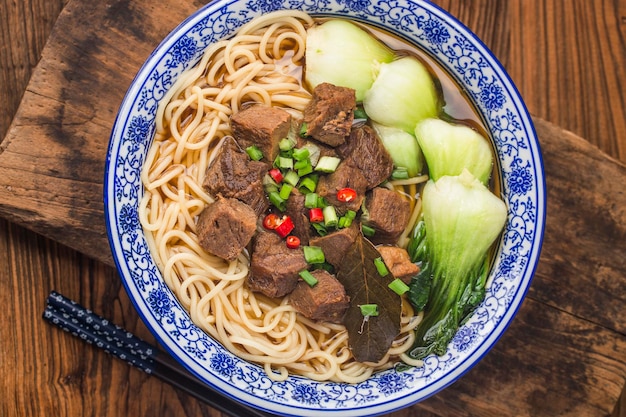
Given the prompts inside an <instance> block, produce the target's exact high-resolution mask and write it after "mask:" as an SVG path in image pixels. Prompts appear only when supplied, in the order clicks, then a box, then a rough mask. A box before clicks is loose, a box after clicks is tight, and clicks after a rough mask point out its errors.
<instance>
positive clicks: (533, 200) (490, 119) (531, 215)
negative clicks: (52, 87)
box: [104, 0, 546, 417]
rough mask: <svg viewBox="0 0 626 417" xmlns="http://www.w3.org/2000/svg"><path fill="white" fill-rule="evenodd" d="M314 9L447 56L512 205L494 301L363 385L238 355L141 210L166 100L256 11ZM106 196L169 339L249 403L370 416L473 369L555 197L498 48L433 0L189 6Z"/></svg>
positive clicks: (135, 90)
mask: <svg viewBox="0 0 626 417" xmlns="http://www.w3.org/2000/svg"><path fill="white" fill-rule="evenodd" d="M283 8H284V9H287V8H292V9H301V10H303V11H306V12H308V13H309V14H311V15H312V16H314V17H321V16H323V17H349V18H350V19H354V20H356V21H360V22H364V23H366V24H368V25H371V26H374V27H378V28H382V29H384V30H386V31H388V32H390V33H391V34H393V35H396V36H398V37H400V38H402V39H404V40H407V41H409V42H411V43H413V44H414V45H416V46H417V47H419V48H420V49H422V50H423V51H424V52H425V53H426V54H428V55H429V56H430V57H431V58H432V59H433V60H434V61H435V62H437V63H438V64H439V65H440V66H442V67H444V68H445V69H446V71H447V72H448V73H449V74H450V75H451V77H452V78H454V79H455V80H456V81H457V82H458V83H459V84H460V85H461V86H462V87H463V89H464V90H465V91H466V93H467V95H468V97H469V98H470V100H471V101H472V102H473V104H474V105H475V107H476V109H477V110H478V112H479V114H480V116H481V118H482V119H483V121H484V123H485V125H486V126H487V128H488V129H489V131H490V134H491V138H492V140H493V145H494V149H495V153H496V165H497V169H498V170H499V174H500V175H498V176H496V179H497V181H498V182H499V184H496V186H498V187H499V188H500V189H501V195H502V198H503V199H504V200H505V202H506V205H507V208H508V216H507V221H506V225H505V229H504V231H503V233H502V236H501V238H500V240H499V241H498V242H497V244H496V246H497V249H496V254H495V257H494V259H495V260H494V262H493V265H492V268H491V271H490V275H489V279H488V285H487V292H486V297H485V299H484V301H483V302H482V303H481V304H480V305H479V307H478V308H477V309H476V311H475V312H474V313H473V315H472V316H471V317H470V319H469V320H468V321H466V322H465V323H464V324H463V325H462V326H461V327H460V329H459V330H458V332H457V334H456V336H455V337H454V338H453V340H452V341H451V343H450V344H449V346H448V349H447V351H446V353H445V354H444V355H441V356H435V355H431V356H428V357H427V358H425V360H424V365H423V366H422V367H414V368H411V369H409V370H406V371H404V372H396V371H394V370H393V369H391V370H387V371H381V372H378V373H375V374H373V375H372V376H371V377H370V378H368V379H367V380H366V381H364V382H361V383H357V384H347V383H336V382H315V381H313V380H310V379H307V378H304V377H299V376H290V377H288V378H287V379H286V380H285V381H282V382H275V381H272V380H270V379H269V378H268V377H267V375H266V374H265V372H264V370H263V368H262V367H260V366H258V365H255V364H253V363H250V362H246V361H244V360H242V359H240V358H238V357H237V356H234V355H233V354H232V353H230V352H229V351H228V350H226V349H225V348H224V347H223V346H222V345H221V344H220V343H218V342H216V341H215V340H214V339H212V338H211V337H210V336H208V335H207V334H206V333H205V332H204V331H203V330H201V329H200V328H199V327H197V326H196V325H195V324H194V323H193V322H192V320H191V318H190V315H189V314H188V313H187V311H185V309H184V308H183V307H182V306H181V304H180V303H179V301H178V300H177V298H176V297H175V296H174V295H173V293H172V291H170V289H169V288H168V286H167V285H166V283H165V282H164V279H163V277H162V275H161V273H160V271H159V269H158V268H157V265H156V263H155V261H154V259H153V256H152V254H151V252H150V250H149V247H148V242H147V241H146V236H145V234H144V232H143V230H142V227H141V225H140V222H139V218H138V208H139V204H140V201H141V198H142V195H143V193H144V189H143V186H142V184H141V180H140V172H141V169H142V166H143V163H144V160H145V159H146V155H147V152H148V149H149V147H150V145H151V142H152V140H153V138H154V132H155V113H156V106H157V103H158V102H159V101H160V99H161V98H162V97H163V95H164V94H165V92H166V91H167V89H168V88H169V87H170V86H171V85H172V84H173V83H174V82H175V80H176V79H177V77H179V76H180V74H181V72H182V71H184V70H185V69H187V68H189V67H191V66H193V65H194V64H195V63H197V62H198V60H199V57H200V54H201V52H202V51H203V50H204V49H205V48H207V46H209V45H210V44H211V43H213V42H215V41H217V40H220V39H224V38H227V37H229V36H231V35H232V34H233V33H234V32H236V31H237V29H238V28H239V27H241V25H243V24H244V23H245V22H247V21H249V20H250V19H252V18H254V17H257V16H260V15H262V14H266V13H268V12H270V11H273V10H278V9H283ZM104 200H105V212H106V223H107V230H108V237H109V240H110V245H111V250H112V252H113V257H114V260H115V262H116V264H117V268H118V271H119V274H120V276H121V279H122V281H123V284H124V286H125V288H126V291H127V292H128V295H129V297H130V299H131V300H132V302H133V303H134V305H135V307H136V309H137V311H138V312H139V314H140V316H141V317H142V319H143V320H144V322H145V324H146V325H147V326H148V328H149V329H150V330H151V331H152V333H153V334H154V336H155V337H156V338H157V340H158V341H159V343H160V344H161V345H162V346H163V347H164V348H165V349H166V350H167V351H168V352H169V353H170V354H171V355H172V356H173V357H174V358H176V359H177V360H178V361H179V362H180V363H181V364H183V365H184V366H185V367H186V368H187V369H188V370H189V371H190V372H191V373H193V374H194V375H195V376H196V377H198V378H199V379H200V380H202V381H204V382H205V383H206V384H208V385H210V386H211V387H213V388H214V389H216V390H217V391H219V392H220V393H222V394H223V395H225V396H229V397H232V398H234V399H236V400H238V401H240V402H241V403H244V404H246V405H249V406H251V407H256V408H259V409H262V410H267V411H270V412H273V413H278V414H281V415H294V416H320V415H333V416H351V417H353V416H369V415H378V414H382V413H389V412H392V411H394V410H398V409H401V408H404V407H407V406H410V405H412V404H415V403H417V402H419V401H422V400H424V399H425V398H427V397H429V396H431V395H433V394H435V393H437V392H439V391H440V390H442V389H444V388H445V387H447V386H449V385H450V384H452V383H453V382H455V381H456V380H457V379H459V378H460V377H461V376H462V375H463V374H464V373H466V372H467V371H468V370H469V369H471V368H472V367H473V366H474V365H475V364H476V363H477V362H478V361H480V360H481V358H482V357H483V356H484V355H485V354H487V352H488V351H489V350H490V349H491V348H492V347H493V346H494V344H495V343H496V341H497V340H498V339H499V338H500V337H501V336H502V334H503V333H504V332H505V330H506V329H507V327H508V325H509V324H510V323H511V321H512V320H513V318H514V316H515V314H516V312H517V311H518V309H519V308H520V306H521V304H522V301H523V299H524V297H525V295H526V293H527V291H528V289H529V286H530V284H531V280H532V277H533V274H534V271H535V268H536V265H537V262H538V260H539V253H540V249H541V242H542V237H543V230H544V223H545V212H546V197H545V183H544V172H543V165H542V159H541V151H540V148H539V143H538V140H537V137H536V135H535V131H534V128H533V124H532V121H531V118H530V116H529V114H528V112H527V110H526V108H525V105H524V103H523V101H522V98H521V97H520V95H519V93H518V91H517V90H516V88H515V86H514V85H513V82H512V81H511V80H510V78H509V77H508V75H507V74H506V72H505V70H504V69H503V67H502V66H501V65H500V63H499V62H498V60H497V59H496V57H494V55H493V54H492V53H491V52H490V51H489V50H488V49H487V47H486V46H485V45H484V44H483V43H482V42H481V41H480V40H479V39H478V37H477V36H476V35H474V34H473V33H472V32H471V31H470V30H469V29H468V28H466V27H465V26H464V25H463V24H462V23H460V22H459V21H457V20H456V19H455V18H454V17H452V16H450V15H449V14H448V13H447V12H445V11H444V10H442V9H440V8H439V7H437V6H436V5H434V4H432V3H430V2H428V1H420V0H406V1H404V2H388V1H381V2H375V3H374V2H372V3H370V2H368V1H361V2H353V1H344V0H328V1H324V2H317V1H308V2H304V1H299V0H294V1H291V0H290V1H285V0H277V1H272V2H267V1H244V0H216V1H214V2H212V3H210V4H208V5H206V6H204V7H202V8H201V9H199V10H198V11H197V12H196V13H194V14H193V15H191V16H190V17H188V18H187V19H186V20H185V21H184V22H182V23H181V24H180V25H179V26H178V27H177V28H176V29H175V30H174V31H172V32H171V33H170V34H169V35H168V36H167V37H166V38H165V39H164V40H163V41H162V42H161V44H160V45H159V46H158V47H157V48H156V49H155V51H154V52H153V53H152V54H151V55H150V57H149V58H148V60H147V61H146V62H145V64H144V65H143V66H142V67H141V69H140V70H139V72H138V74H137V76H136V78H135V79H134V81H133V82H132V84H131V86H130V88H129V90H128V92H127V94H126V96H125V98H124V99H123V102H122V104H121V106H120V109H119V113H118V116H117V118H116V120H115V124H114V127H113V130H112V134H111V138H110V143H109V147H108V155H107V162H106V173H105V185H104Z"/></svg>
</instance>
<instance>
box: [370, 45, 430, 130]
mask: <svg viewBox="0 0 626 417" xmlns="http://www.w3.org/2000/svg"><path fill="white" fill-rule="evenodd" d="M363 108H364V109H365V113H367V115H368V116H369V117H370V118H371V119H372V120H374V121H375V122H377V123H380V124H382V125H385V126H390V127H396V128H398V129H402V130H404V131H406V132H408V133H410V134H412V135H413V134H414V133H415V126H416V125H417V123H419V122H420V121H422V120H424V119H426V118H430V117H436V116H437V114H438V113H439V108H440V103H439V96H438V95H437V91H436V88H435V83H434V81H433V78H432V77H431V75H430V73H429V72H428V69H427V68H426V67H425V66H424V65H423V64H422V63H421V62H420V61H419V60H418V59H417V58H414V57H412V56H407V57H404V58H400V59H397V60H395V61H393V62H389V63H387V64H381V65H380V71H379V72H378V76H377V77H376V79H375V80H374V83H373V84H372V87H371V88H370V89H369V90H368V91H367V92H366V93H365V97H364V99H363Z"/></svg>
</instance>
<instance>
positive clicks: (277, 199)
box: [269, 191, 287, 211]
mask: <svg viewBox="0 0 626 417" xmlns="http://www.w3.org/2000/svg"><path fill="white" fill-rule="evenodd" d="M269 199H270V203H272V204H273V205H274V206H276V208H278V209H279V210H280V211H285V209H287V201H286V200H285V199H284V198H282V197H281V196H280V194H279V193H278V192H277V191H272V192H271V193H269Z"/></svg>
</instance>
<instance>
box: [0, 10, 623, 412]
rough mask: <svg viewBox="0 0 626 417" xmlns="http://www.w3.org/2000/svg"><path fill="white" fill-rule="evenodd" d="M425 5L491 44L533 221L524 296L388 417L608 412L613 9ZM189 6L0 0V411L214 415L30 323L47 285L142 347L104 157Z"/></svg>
mask: <svg viewBox="0 0 626 417" xmlns="http://www.w3.org/2000/svg"><path fill="white" fill-rule="evenodd" d="M436 3H437V4H439V5H441V6H442V7H443V8H444V9H447V10H449V11H450V12H451V13H452V14H453V15H455V16H457V17H458V18H460V19H461V20H462V21H463V22H465V23H466V24H467V25H468V26H469V27H470V28H471V29H472V30H473V31H474V32H476V33H477V34H478V35H479V36H480V37H481V38H482V39H483V40H484V41H485V43H486V44H487V45H488V46H489V47H490V48H491V49H492V50H493V51H494V53H495V54H496V56H498V58H499V59H500V60H501V62H502V63H503V65H504V66H505V67H506V69H507V70H508V72H509V73H510V75H511V77H512V78H513V80H514V82H515V83H516V84H517V86H518V88H519V90H520V91H521V94H522V96H523V97H524V99H525V101H526V103H527V105H528V107H529V110H530V112H531V113H532V114H533V116H534V120H535V123H536V128H537V132H538V135H539V138H540V141H541V146H542V148H543V153H544V161H545V168H546V172H547V186H548V218H547V228H546V234H545V241H544V247H543V252H542V256H541V261H540V263H539V266H538V269H537V273H536V277H535V279H534V281H533V285H532V288H531V290H530V292H529V295H528V297H527V299H526V300H525V302H524V304H523V306H522V308H521V310H520V311H519V313H518V315H517V316H516V318H515V320H514V321H513V323H512V325H511V326H510V328H509V330H508V331H507V333H506V334H505V335H504V336H503V337H502V339H501V340H500V341H499V342H498V343H497V344H496V346H495V347H494V349H493V350H492V351H491V352H490V353H489V355H487V356H486V357H485V358H484V359H483V360H482V361H481V362H480V363H479V364H478V365H477V366H476V367H475V368H473V369H472V370H471V371H470V372H469V373H468V374H467V375H466V376H464V377H463V378H462V379H461V380H459V381H458V382H457V383H455V384H454V385H452V386H451V387H449V388H447V389H446V390H444V391H442V392H441V393H439V394H437V395H435V396H434V397H431V398H429V399H427V400H426V401H424V402H422V403H420V404H416V405H415V406H413V407H411V408H409V409H406V410H403V411H399V412H396V413H393V417H403V416H404V417H408V416H601V415H610V414H611V413H612V412H613V410H615V411H614V415H615V416H617V415H618V414H620V406H616V405H617V404H618V401H619V400H618V399H619V397H620V394H621V393H622V390H623V387H624V384H625V379H626V308H625V307H626V243H625V242H626V192H625V189H626V166H625V165H624V163H625V162H626V133H625V132H626V117H625V110H624V109H625V108H626V96H625V94H624V92H625V91H626V82H625V81H624V80H625V79H626V46H625V42H626V1H624V0H593V1H589V0H437V1H436ZM175 4H176V5H177V6H176V7H175V6H174V5H175ZM201 4H202V2H201V1H188V0H187V1H185V0H183V1H178V2H175V1H162V2H140V1H139V0H125V1H122V0H109V1H104V2H103V1H100V0H39V1H36V0H24V1H21V2H16V1H10V0H0V22H2V23H1V25H0V69H1V71H0V77H1V78H0V108H1V109H2V111H1V112H0V138H2V137H4V140H3V142H1V143H0V216H1V217H3V218H4V219H2V220H0V303H1V304H0V305H2V306H3V308H2V311H3V312H4V320H3V323H4V324H3V325H2V326H0V415H2V416H44V415H45V416H99V417H106V416H177V417H181V416H200V415H202V416H218V415H220V414H219V413H218V412H217V411H215V410H212V409H211V408H209V407H207V406H205V405H203V404H201V403H199V402H198V401H196V400H194V399H193V398H191V397H189V396H187V395H186V394H184V393H182V392H179V391H177V390H175V389H173V388H171V387H169V386H167V385H165V384H163V383H161V382H160V381H159V380H157V379H156V378H152V377H149V376H147V375H146V374H144V373H142V372H140V371H137V370H135V369H131V368H130V367H129V366H127V365H126V364H124V363H122V362H120V361H118V360H115V359H113V358H111V357H110V356H108V355H105V354H104V353H102V352H101V351H99V350H97V349H95V348H93V347H91V346H88V345H86V344H84V343H82V342H81V341H79V340H77V339H75V338H73V337H71V336H69V335H68V334H65V333H62V332H60V331H58V330H56V329H55V328H52V327H51V326H49V325H47V324H46V323H45V322H44V321H43V320H42V319H41V313H42V311H43V308H44V300H45V298H46V296H47V294H48V293H49V292H50V290H52V289H56V290H58V291H60V292H61V293H63V294H65V295H67V296H69V297H71V298H73V299H75V300H77V301H79V302H80V303H82V304H83V305H85V306H87V307H89V308H91V309H93V310H94V311H95V312H97V313H100V314H102V315H104V316H106V317H109V318H110V319H112V320H114V321H115V322H116V323H118V324H121V325H123V326H124V327H126V328H127V329H129V330H130V331H132V332H134V333H136V334H137V335H139V336H141V337H143V338H145V339H147V340H150V341H154V339H153V338H152V337H151V335H150V333H149V332H148V330H147V329H146V328H145V327H144V326H143V324H142V323H141V321H140V320H139V318H138V315H137V313H136V312H135V311H134V309H133V307H132V305H131V302H130V301H129V299H128V297H127V295H126V293H125V291H124V289H123V287H122V285H121V282H120V279H119V277H118V276H117V272H116V271H115V269H114V268H113V267H112V266H111V265H112V261H111V255H110V251H109V247H108V243H107V241H106V235H105V229H104V220H103V215H102V213H103V206H102V204H103V203H102V198H101V194H102V178H103V167H104V157H105V152H106V146H107V141H108V135H109V132H110V128H111V125H112V123H113V118H114V117H115V111H116V110H117V107H118V105H119V103H120V101H121V99H122V96H123V94H124V92H125V91H126V88H127V87H128V85H129V83H130V81H131V79H132V77H133V76H134V74H135V72H136V71H137V70H138V68H139V66H140V65H141V63H142V62H143V61H144V59H145V58H146V57H147V56H148V54H149V53H150V51H151V50H152V49H153V48H154V47H155V46H156V45H157V43H158V42H159V41H160V39H161V38H162V37H163V36H164V35H165V34H166V33H167V32H169V31H170V30H171V29H172V28H173V27H174V26H175V25H176V24H177V23H178V22H179V21H180V20H182V19H183V18H184V17H185V16H186V15H188V14H189V13H191V12H192V11H194V10H195V9H197V8H198V7H199V6H200V5H201ZM57 18H58V19H57ZM46 42H47V43H46ZM37 64H38V65H37ZM36 65H37V66H36ZM31 75H32V78H30V81H29V77H31ZM11 120H12V124H11V125H9V124H10V123H11ZM5 134H6V136H5ZM621 404H622V405H621V410H622V412H621V415H622V416H623V415H626V414H625V413H624V412H623V411H624V405H623V404H624V402H623V400H622V402H621Z"/></svg>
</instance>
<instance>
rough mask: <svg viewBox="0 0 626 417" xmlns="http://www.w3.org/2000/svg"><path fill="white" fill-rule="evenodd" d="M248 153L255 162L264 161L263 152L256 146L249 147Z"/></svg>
mask: <svg viewBox="0 0 626 417" xmlns="http://www.w3.org/2000/svg"><path fill="white" fill-rule="evenodd" d="M246 153H247V154H248V156H249V157H250V159H252V160H253V161H260V160H261V159H263V152H261V150H260V149H259V148H258V147H257V146H256V145H252V146H248V147H247V148H246Z"/></svg>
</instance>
